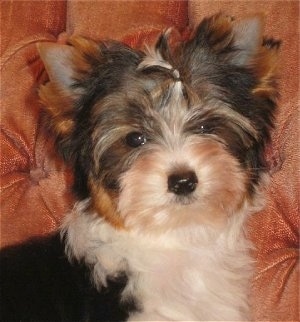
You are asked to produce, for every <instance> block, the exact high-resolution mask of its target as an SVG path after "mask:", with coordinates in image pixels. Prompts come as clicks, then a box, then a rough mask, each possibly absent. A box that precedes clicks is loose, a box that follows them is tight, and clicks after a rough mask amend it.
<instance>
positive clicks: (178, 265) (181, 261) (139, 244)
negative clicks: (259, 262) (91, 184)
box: [63, 200, 253, 321]
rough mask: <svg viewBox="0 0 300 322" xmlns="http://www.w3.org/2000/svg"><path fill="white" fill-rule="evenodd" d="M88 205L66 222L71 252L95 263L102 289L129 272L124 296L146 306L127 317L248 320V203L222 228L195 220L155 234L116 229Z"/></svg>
mask: <svg viewBox="0 0 300 322" xmlns="http://www.w3.org/2000/svg"><path fill="white" fill-rule="evenodd" d="M88 203H89V200H85V201H83V202H79V203H78V204H76V205H75V207H74V210H73V211H72V212H71V213H70V214H69V215H68V216H67V218H66V220H65V223H64V226H63V232H64V233H65V235H66V237H67V252H68V254H69V256H71V257H75V258H77V259H84V260H85V262H86V263H87V264H91V265H92V266H94V269H93V276H94V281H95V283H96V285H97V286H98V288H101V287H102V286H105V285H106V278H107V276H116V275H117V274H118V272H120V271H126V272H128V273H129V276H130V278H129V282H128V284H127V286H126V288H125V290H124V292H123V295H122V296H123V298H126V297H127V296H132V295H133V296H134V298H135V299H137V300H138V303H139V304H140V305H141V307H142V311H141V312H139V313H135V314H133V315H132V316H131V317H130V319H129V321H200V320H223V321H229V320H231V321H242V320H247V319H249V316H248V304H247V294H248V291H249V285H248V282H249V278H250V276H251V271H252V261H251V258H250V256H249V255H248V251H249V248H250V247H251V246H250V244H249V243H248V241H247V240H246V239H245V238H244V235H243V222H244V219H245V217H246V216H247V215H248V212H250V211H253V209H251V207H248V206H247V205H245V206H244V209H243V210H242V213H239V214H236V215H235V216H233V217H232V218H230V219H229V220H228V223H227V225H226V227H224V228H222V229H216V228H212V227H209V226H205V225H194V226H189V227H185V228H179V229H174V230H173V231H166V232H165V233H164V234H159V235H158V234H151V233H149V234H147V233H145V232H144V233H139V232H137V231H126V230H116V229H115V228H113V227H112V226H110V225H109V224H108V223H106V222H105V220H104V219H102V218H101V217H99V216H98V215H97V214H95V213H94V214H93V213H88V212H87V210H86V209H87V205H88Z"/></svg>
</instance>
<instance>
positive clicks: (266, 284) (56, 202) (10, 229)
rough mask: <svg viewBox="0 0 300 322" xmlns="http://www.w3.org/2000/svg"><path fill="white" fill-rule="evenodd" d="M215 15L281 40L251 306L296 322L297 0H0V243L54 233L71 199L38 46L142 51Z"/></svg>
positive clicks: (270, 317)
mask: <svg viewBox="0 0 300 322" xmlns="http://www.w3.org/2000/svg"><path fill="white" fill-rule="evenodd" d="M218 11H224V12H226V13H228V14H230V15H232V16H237V17H244V16H249V15H250V16H251V15H253V14H256V13H258V14H260V15H263V16H264V20H265V30H266V34H268V35H272V36H273V37H274V38H276V39H281V40H282V41H283V43H282V47H281V53H280V63H279V88H280V92H281V96H280V99H279V109H278V113H277V115H276V122H275V123H276V127H275V130H274V131H273V133H272V144H270V145H269V146H268V148H267V151H266V155H267V159H268V164H269V168H270V184H269V186H268V189H267V191H266V207H265V209H264V210H263V211H261V212H259V213H257V214H256V215H254V216H252V217H251V218H250V219H249V223H248V226H247V231H248V234H249V237H250V239H251V240H252V241H253V243H254V245H255V250H254V254H253V255H254V258H255V263H256V266H255V275H254V277H253V281H252V287H251V304H252V312H253V320H255V321H296V320H298V319H299V306H298V304H299V284H298V283H299V199H298V198H299V164H300V163H299V109H298V97H299V96H298V95H299V91H298V86H299V75H298V73H299V55H298V54H299V48H298V41H299V3H298V1H263V0H262V1H254V0H253V1H227V0H225V1H221V0H220V1H214V0H213V1H209V0H189V1H186V0H184V1H183V0H157V1H147V0H145V1H138V0H135V1H131V0H130V1H117V0H115V1H114V0H110V1H72V0H65V1H17V0H15V1H14V0H12V1H1V247H4V246H7V245H12V244H16V243H20V242H22V241H24V240H26V239H27V238H29V237H32V236H38V235H44V234H47V233H49V232H51V231H53V230H55V229H57V228H58V227H59V225H60V221H61V219H62V218H63V216H64V214H65V213H66V212H67V211H68V210H69V209H70V208H71V207H72V204H73V202H74V196H73V195H72V192H71V185H72V180H73V178H72V171H71V170H70V169H69V168H68V167H67V166H66V165H65V164H64V163H63V161H62V160H61V158H60V157H59V156H58V154H57V153H56V152H55V149H54V146H53V143H54V142H53V139H52V136H51V134H50V133H49V131H48V129H47V126H46V124H45V121H44V120H45V117H44V113H43V108H42V105H41V103H40V101H39V99H38V95H37V89H38V86H39V84H42V83H44V82H45V81H46V80H47V75H46V73H45V70H44V67H43V64H42V62H41V61H40V59H39V56H38V53H37V49H36V44H37V43H38V42H43V41H50V42H64V40H65V38H66V37H67V36H68V35H70V34H74V33H76V34H82V35H85V36H89V37H92V38H95V39H102V40H103V39H107V38H113V39H117V40H122V41H124V42H126V43H128V44H130V45H132V46H134V47H137V48H139V47H141V46H143V44H144V43H147V42H151V41H153V40H154V39H155V38H156V37H157V35H158V34H159V32H160V31H161V30H164V29H165V28H167V27H169V26H173V27H176V28H177V29H178V31H179V33H180V34H181V35H184V34H185V33H188V32H189V30H190V29H191V27H193V26H195V25H197V23H198V22H199V21H200V20H201V18H202V17H204V16H207V15H210V14H213V13H216V12H218Z"/></svg>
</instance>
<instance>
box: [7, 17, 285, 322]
mask: <svg viewBox="0 0 300 322" xmlns="http://www.w3.org/2000/svg"><path fill="white" fill-rule="evenodd" d="M260 29H261V28H260V22H259V20H258V19H252V20H249V21H246V22H242V23H237V24H236V23H234V21H233V20H232V18H230V17H227V16H223V15H216V16H213V17H211V18H208V19H204V20H203V22H202V23H201V24H200V25H199V27H198V28H197V30H196V31H195V33H194V34H193V35H192V37H191V38H190V39H189V40H187V41H184V42H183V43H182V44H179V45H177V46H175V48H173V49H171V48H169V46H168V41H167V36H168V33H169V32H167V33H165V34H163V35H162V36H161V37H160V39H159V40H158V42H157V44H156V47H155V49H154V50H153V51H149V52H147V53H144V52H139V51H135V50H133V49H130V48H128V47H127V46H125V45H123V44H120V43H108V44H106V45H104V44H100V45H99V44H96V43H95V42H92V41H90V40H87V39H83V38H72V39H71V40H70V44H71V45H72V46H67V45H65V46H59V45H53V44H44V45H42V46H41V48H40V53H41V57H42V59H43V60H44V62H45V66H46V69H47V71H48V74H49V78H50V82H49V83H48V84H47V85H46V86H44V87H43V88H42V89H41V92H40V96H41V98H42V100H43V102H44V103H45V105H46V106H47V108H48V112H49V114H50V115H51V116H52V124H53V129H54V131H55V132H56V135H57V141H58V148H59V150H60V151H61V152H62V154H63V155H64V157H65V158H66V160H67V161H68V162H70V163H71V164H72V165H73V167H74V172H75V183H74V190H75V192H76V194H77V196H78V199H79V201H78V202H77V203H76V205H75V207H74V209H73V210H72V211H71V212H70V214H68V215H67V217H66V219H65V221H64V224H63V226H62V230H61V237H62V238H61V240H60V239H59V238H58V237H57V236H56V237H53V238H52V239H51V240H52V241H54V243H50V242H49V240H48V242H47V243H46V244H44V247H41V246H40V243H35V245H36V246H32V245H31V246H20V247H21V248H20V247H19V248H17V250H16V249H14V248H13V249H8V250H5V251H4V252H3V253H2V260H1V261H2V262H3V263H4V264H3V265H4V267H5V269H4V270H3V271H4V275H3V274H1V275H2V277H3V276H4V277H3V281H2V285H4V287H3V290H2V297H3V296H4V297H5V301H6V302H3V303H5V305H4V306H5V307H4V316H5V317H10V318H11V319H12V320H13V314H15V315H14V317H15V320H21V319H22V317H23V316H22V314H23V313H22V312H17V309H16V308H15V307H14V303H18V302H17V300H14V296H15V295H14V294H15V293H14V289H15V286H14V283H10V282H8V279H11V280H18V281H19V277H18V278H17V277H14V274H15V270H10V269H9V267H10V266H11V265H12V266H18V268H19V269H18V272H17V273H16V275H18V276H19V275H20V274H21V273H22V272H23V268H21V267H22V265H23V263H24V264H25V267H24V271H26V267H27V268H28V267H31V266H32V265H34V264H33V263H32V264H30V261H31V259H30V257H32V256H26V258H25V259H24V256H23V255H24V253H26V251H25V250H26V249H27V253H28V252H29V253H31V254H34V253H35V254H36V255H35V256H33V257H34V259H35V260H36V259H38V258H39V257H40V256H41V257H42V259H41V261H42V262H41V263H39V265H38V266H39V267H40V265H42V263H43V262H44V260H45V261H46V262H47V260H46V259H45V258H44V256H43V249H48V250H49V251H48V252H49V253H50V254H52V255H53V256H52V260H51V261H50V263H49V270H48V269H47V270H46V273H47V274H48V275H47V277H41V279H40V282H42V285H48V284H47V283H45V280H47V279H48V278H50V279H51V280H53V279H56V277H57V280H58V281H59V282H60V283H58V285H59V284H60V286H54V285H53V289H55V290H57V289H59V290H60V291H59V293H61V294H65V296H62V297H60V296H59V297H58V298H56V299H55V301H54V302H51V300H50V298H51V296H50V295H53V294H54V293H55V292H53V289H52V286H51V287H50V289H49V293H47V294H48V295H49V294H50V295H49V305H48V303H47V302H48V300H46V301H43V303H44V304H43V305H40V304H39V303H40V302H37V305H33V306H32V310H30V314H31V316H30V314H29V313H28V312H27V313H28V315H26V318H24V320H31V321H34V320H39V319H41V318H42V317H43V315H45V313H43V312H45V311H43V310H44V308H45V307H46V308H47V312H48V313H47V315H48V314H50V313H51V312H52V313H53V316H52V317H51V318H50V320H58V321H59V320H62V321H71V320H72V321H73V320H74V321H75V320H78V321H97V320H99V321H125V320H128V321H162V320H169V321H184V320H185V321H187V320H189V321H197V320H239V321H241V320H247V319H249V304H248V300H247V298H248V293H249V279H250V277H251V272H252V266H253V265H252V260H251V257H250V255H249V250H250V248H251V245H250V243H249V242H248V241H247V239H246V237H245V236H244V223H245V220H246V218H247V217H248V216H249V215H250V214H251V213H253V212H255V211H257V210H258V209H260V208H261V205H262V196H261V192H260V184H261V182H262V178H263V176H264V173H265V161H264V156H263V152H264V147H265V144H266V142H267V141H268V139H269V131H270V128H271V127H272V119H273V113H274V109H275V106H276V103H275V101H276V96H277V91H276V82H275V78H274V65H275V60H276V52H277V49H278V45H279V43H278V42H276V41H274V40H271V39H264V40H263V38H262V35H261V30H260ZM53 245H56V246H53ZM24 247H25V248H24ZM28 247H29V248H28ZM28 249H29V251H28ZM54 249H55V251H54ZM57 249H58V250H59V252H58V251H57ZM64 249H65V252H64V251H63V250H64ZM27 253H26V254H27ZM17 254H21V255H20V258H23V259H24V260H23V259H22V260H21V261H17V265H16V264H15V263H16V256H18V255H17ZM22 254H23V255H22ZM58 254H59V256H58ZM65 256H67V257H68V259H69V261H68V260H67V259H66V257H65ZM55 259H57V260H58V263H57V264H56V260H55ZM51 267H54V268H55V269H56V270H55V271H54V272H58V271H59V273H53V274H54V275H52V273H51V269H50V268H51ZM59 267H61V268H59ZM74 271H75V273H74ZM66 272H68V273H66ZM36 274H37V275H39V273H37V272H36ZM55 274H56V275H55ZM34 275H35V274H30V276H29V277H33V279H34ZM53 276H55V277H53ZM89 276H91V278H89ZM27 277H28V276H27ZM61 277H62V278H61ZM22 283H23V284H22ZM30 283H33V284H34V281H31V282H30ZM78 283H79V284H78ZM17 284H18V285H21V290H22V289H23V290H24V292H19V291H20V289H19V291H18V293H20V296H21V295H23V296H24V297H25V299H26V300H29V297H30V294H29V293H30V287H29V286H28V285H30V284H28V282H20V284H19V283H17ZM23 285H26V286H24V288H23ZM9 289H10V290H9ZM45 289H47V286H45V287H44V286H43V287H42V288H39V289H38V290H39V292H41V294H45V293H44V292H45V291H46V290H45ZM70 289H73V291H71V293H70V294H71V297H68V293H67V292H69V291H67V290H70ZM96 289H97V291H96ZM48 295H45V296H46V298H47V296H48ZM55 296H56V294H54V298H55ZM37 297H38V295H37ZM41 298H42V297H41ZM18 301H22V300H18ZM73 302H74V304H73ZM19 303H20V302H19ZM53 303H56V304H57V305H56V304H55V305H54V304H53ZM17 307H19V308H20V311H22V310H23V309H25V311H26V307H24V305H17ZM72 307H74V309H72ZM12 312H14V313H12ZM16 312H17V313H16ZM9 314H11V315H9ZM37 316H38V317H39V318H36V317H37ZM27 317H28V318H27ZM43 319H44V320H47V317H46V316H44V318H43Z"/></svg>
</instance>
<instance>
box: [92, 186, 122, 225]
mask: <svg viewBox="0 0 300 322" xmlns="http://www.w3.org/2000/svg"><path fill="white" fill-rule="evenodd" d="M90 188H91V195H92V205H91V207H92V208H93V210H94V211H96V213H97V214H99V216H101V217H103V218H104V219H105V220H106V221H107V222H108V223H109V224H110V225H112V226H113V227H114V228H116V229H124V221H123V220H122V218H121V217H120V216H119V214H118V212H117V209H116V204H115V200H114V199H115V196H113V193H112V192H109V191H107V190H105V189H104V188H103V187H102V186H100V187H99V185H97V184H96V183H95V182H93V181H92V180H90Z"/></svg>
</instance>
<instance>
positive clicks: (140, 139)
mask: <svg viewBox="0 0 300 322" xmlns="http://www.w3.org/2000/svg"><path fill="white" fill-rule="evenodd" d="M125 141H126V144H127V145H129V146H131V147H132V148H137V147H139V146H141V145H143V144H145V143H146V142H147V139H146V137H145V135H144V134H143V133H141V132H130V133H128V134H127V135H126V138H125Z"/></svg>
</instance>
